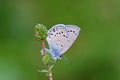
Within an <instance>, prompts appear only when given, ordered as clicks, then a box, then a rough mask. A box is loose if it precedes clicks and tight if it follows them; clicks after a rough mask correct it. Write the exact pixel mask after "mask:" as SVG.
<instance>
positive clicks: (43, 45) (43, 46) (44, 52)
mask: <svg viewBox="0 0 120 80" xmlns="http://www.w3.org/2000/svg"><path fill="white" fill-rule="evenodd" d="M42 49H43V53H42V56H44V55H45V54H46V51H45V43H44V41H42Z"/></svg>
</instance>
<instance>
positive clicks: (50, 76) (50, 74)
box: [42, 41, 53, 80]
mask: <svg viewBox="0 0 120 80" xmlns="http://www.w3.org/2000/svg"><path fill="white" fill-rule="evenodd" d="M42 49H43V53H42V56H45V54H46V51H45V43H44V41H42ZM46 66H47V69H48V80H53V78H52V73H51V70H50V66H49V65H46Z"/></svg>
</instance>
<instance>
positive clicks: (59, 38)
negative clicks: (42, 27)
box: [46, 24, 68, 57]
mask: <svg viewBox="0 0 120 80" xmlns="http://www.w3.org/2000/svg"><path fill="white" fill-rule="evenodd" d="M64 36H68V33H67V29H66V27H65V25H63V24H58V25H55V26H53V27H52V28H51V29H49V31H48V36H47V38H46V39H47V42H48V44H49V47H50V50H52V53H51V55H52V56H53V57H60V55H61V51H62V49H63V47H64V44H63V43H62V42H64V40H65V37H64Z"/></svg>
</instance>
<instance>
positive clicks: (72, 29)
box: [62, 25, 80, 54]
mask: <svg viewBox="0 0 120 80" xmlns="http://www.w3.org/2000/svg"><path fill="white" fill-rule="evenodd" d="M66 28H67V32H68V36H67V37H66V39H65V40H63V41H62V43H63V44H64V48H63V49H62V54H63V53H64V52H66V51H67V50H68V49H69V48H70V47H71V46H72V44H73V42H74V41H75V40H76V38H77V37H78V35H79V32H80V28H79V27H77V26H75V25H66Z"/></svg>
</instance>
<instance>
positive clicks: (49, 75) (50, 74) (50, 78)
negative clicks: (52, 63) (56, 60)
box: [48, 66, 53, 80]
mask: <svg viewBox="0 0 120 80" xmlns="http://www.w3.org/2000/svg"><path fill="white" fill-rule="evenodd" d="M48 78H49V79H48V80H53V78H52V73H51V71H50V67H49V66H48Z"/></svg>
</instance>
